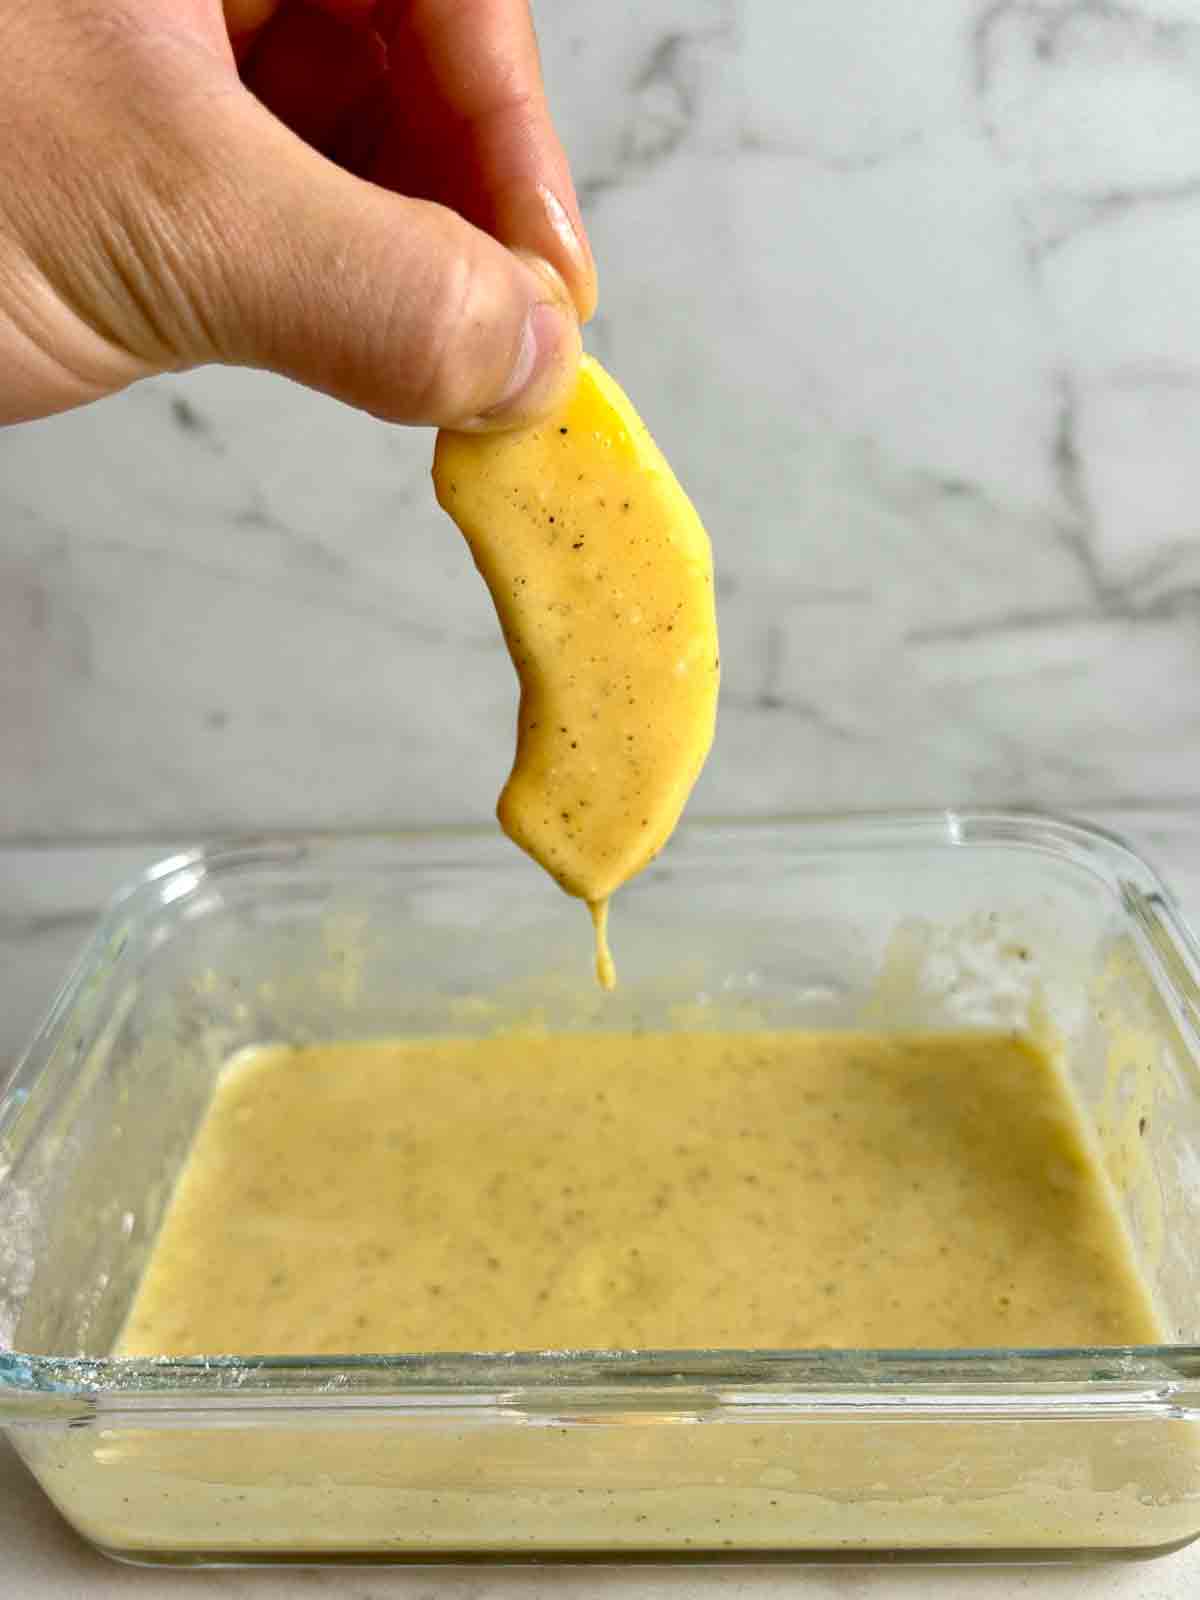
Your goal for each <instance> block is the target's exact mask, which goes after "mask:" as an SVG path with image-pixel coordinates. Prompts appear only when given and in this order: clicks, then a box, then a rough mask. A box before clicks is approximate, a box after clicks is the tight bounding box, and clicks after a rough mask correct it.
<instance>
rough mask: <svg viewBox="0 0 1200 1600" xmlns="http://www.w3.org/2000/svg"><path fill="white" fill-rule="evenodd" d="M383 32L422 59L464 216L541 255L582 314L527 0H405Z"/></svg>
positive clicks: (572, 200) (587, 272) (583, 260)
mask: <svg viewBox="0 0 1200 1600" xmlns="http://www.w3.org/2000/svg"><path fill="white" fill-rule="evenodd" d="M387 9H388V7H387V6H386V4H385V5H383V6H381V7H380V8H379V10H380V12H386V11H387ZM381 22H382V18H380V17H379V15H378V13H377V21H376V26H380V25H381ZM389 34H390V37H389V43H391V42H394V43H395V45H396V47H397V54H399V55H402V54H403V51H404V49H405V48H408V49H412V48H414V47H415V48H416V49H417V50H418V51H419V52H420V55H421V56H422V58H423V61H422V65H423V68H424V74H423V75H424V76H426V78H427V82H428V85H429V88H430V89H431V90H432V91H433V93H434V94H435V95H436V97H437V100H438V102H439V105H438V112H439V118H438V120H439V121H440V120H442V119H443V118H446V119H448V121H449V123H450V126H451V128H452V130H453V134H454V141H455V144H456V146H457V148H456V150H455V152H454V154H455V156H456V158H457V160H458V162H459V163H460V179H461V182H462V184H463V206H464V209H465V211H466V212H467V213H468V214H469V220H471V221H472V222H476V223H478V224H479V226H481V227H484V228H486V229H487V230H488V232H489V233H491V234H493V235H494V237H496V238H497V239H499V240H500V242H501V243H502V244H506V245H508V246H509V247H510V248H511V249H519V250H529V251H532V252H533V253H534V254H535V255H539V256H542V257H544V258H545V259H546V260H548V261H549V262H550V263H551V265H552V266H554V267H555V268H557V270H558V271H559V272H560V273H561V274H562V277H563V279H564V280H565V282H566V284H567V287H568V289H569V290H570V291H571V296H572V298H573V299H574V301H575V305H576V308H577V310H578V312H579V315H580V317H581V319H582V320H584V321H586V320H587V319H588V318H589V317H590V316H591V315H592V313H593V312H594V310H595V308H596V268H595V263H594V262H593V259H592V253H591V249H590V247H589V245H588V242H587V234H586V232H585V230H584V226H583V219H582V217H581V216H580V212H579V201H578V198H577V196H576V194H575V185H574V183H573V182H572V179H571V169H570V166H569V164H568V162H567V157H566V154H565V152H564V150H563V147H562V144H561V143H560V141H559V138H558V134H557V132H556V131H555V128H554V124H553V121H552V120H551V117H550V110H549V107H548V106H547V104H546V93H545V89H544V86H543V84H542V72H541V63H540V61H539V58H538V48H537V39H536V36H535V33H534V28H533V19H532V17H531V16H530V12H529V5H528V3H527V0H412V3H411V4H409V5H407V6H405V7H404V8H403V10H402V11H401V12H400V16H399V18H398V19H397V20H396V21H395V22H394V23H393V24H392V27H391V29H389ZM387 36H388V35H385V37H387ZM464 170H465V176H462V174H463V172H464Z"/></svg>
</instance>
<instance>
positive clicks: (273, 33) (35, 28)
mask: <svg viewBox="0 0 1200 1600" xmlns="http://www.w3.org/2000/svg"><path fill="white" fill-rule="evenodd" d="M514 252H517V253H514ZM595 295H596V288H595V271H594V267H593V265H592V259H591V255H590V252H589V250H588V246H587V243H586V239H585V236H584V232H583V227H582V223H581V221H580V218H579V211H578V206H577V202H576V199H575V192H574V188H573V185H572V183H571V177H570V172H569V170H568V167H567V161H566V157H565V156H564V154H563V151H562V148H561V146H560V145H559V142H558V139H557V137H556V135H555V133H554V129H553V127H552V125H551V122H550V118H549V113H548V111H547V108H546V104H545V99H544V95H543V91H542V84H541V76H540V70H539V66H538V60H537V49H536V44H535V41H534V36H533V28H532V23H531V21H530V17H529V12H528V6H527V0H225V4H224V6H223V7H222V4H221V0H0V423H4V422H17V421H24V420H28V419H30V418H34V417H42V416H49V415H50V414H52V413H54V412H58V411H65V410H67V409H69V408H70V407H72V406H77V405H82V404H84V403H86V402H87V401H90V400H95V399H97V398H99V397H100V396H102V395H105V394H110V393H113V392H115V391H116V390H119V389H122V388H124V387H125V386H126V385H128V384H130V383H132V382H134V381H136V380H137V379H139V378H143V377H147V376H149V375H151V374H153V373H156V372H165V371H179V370H183V369H185V368H187V367H193V366H199V365H202V364H205V363H209V362H223V363H227V364H232V365H242V366H253V367H263V368H269V369H271V370H273V371H276V372H282V373H285V374H287V375H288V376H289V377H292V378H295V379H297V380H299V381H300V382H301V383H305V384H309V385H311V386H312V387H313V388H317V389H322V390H324V391H325V392H326V393H328V394H332V395H336V396H337V397H338V398H339V399H342V400H345V401H348V402H349V403H351V404H352V405H356V406H361V407H363V408H364V409H366V410H368V411H371V412H373V413H375V414H376V415H378V416H380V417H383V418H385V419H387V420H389V421H395V422H410V423H430V424H438V425H448V426H460V427H461V426H464V425H467V426H476V427H499V426H512V425H513V424H514V423H517V422H520V421H524V420H526V419H527V418H530V417H533V416H536V415H538V414H539V413H540V412H542V411H544V410H547V409H549V407H550V406H551V405H553V404H554V403H555V401H556V400H557V399H558V398H560V396H561V394H562V391H563V389H564V388H565V387H566V385H567V384H568V383H569V381H570V379H571V377H572V375H573V373H574V370H575V366H576V364H577V361H578V358H579V349H580V342H579V319H583V320H586V319H587V318H588V317H589V316H590V315H591V313H592V310H593V309H594V306H595Z"/></svg>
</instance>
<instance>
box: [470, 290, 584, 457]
mask: <svg viewBox="0 0 1200 1600" xmlns="http://www.w3.org/2000/svg"><path fill="white" fill-rule="evenodd" d="M580 349H581V343H580V337H579V323H578V321H577V319H576V317H575V316H574V314H573V313H572V312H571V311H568V310H567V309H566V308H564V307H563V306H562V305H561V304H559V303H558V302H556V301H551V300H539V301H538V302H537V303H536V304H535V305H533V306H531V307H530V309H529V312H528V313H527V315H526V317H525V322H524V325H523V327H522V329H521V339H520V344H519V345H518V348H517V354H516V359H515V360H514V361H513V365H512V371H511V372H510V373H509V377H508V382H507V383H506V384H505V386H504V389H503V391H502V393H501V395H500V398H499V400H497V402H496V404H495V405H494V406H490V407H489V408H488V409H487V410H486V411H485V412H484V413H483V414H482V415H481V416H478V417H474V418H472V420H471V421H470V422H467V423H464V424H462V426H463V427H464V429H465V430H466V431H468V432H475V433H478V432H485V431H490V430H494V429H498V428H513V427H517V426H519V425H520V424H521V423H522V422H525V421H530V420H532V419H533V418H534V417H537V416H541V415H542V414H544V413H545V412H546V411H548V410H550V408H551V407H552V406H553V404H554V403H555V401H556V400H557V398H558V396H559V393H560V391H561V390H563V389H565V387H566V385H567V383H568V382H569V381H570V377H571V374H572V373H573V372H574V370H575V367H576V366H577V365H578V363H579V354H580Z"/></svg>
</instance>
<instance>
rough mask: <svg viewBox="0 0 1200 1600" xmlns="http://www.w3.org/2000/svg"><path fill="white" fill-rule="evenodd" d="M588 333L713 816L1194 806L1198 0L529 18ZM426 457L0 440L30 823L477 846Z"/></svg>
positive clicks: (10, 433)
mask: <svg viewBox="0 0 1200 1600" xmlns="http://www.w3.org/2000/svg"><path fill="white" fill-rule="evenodd" d="M536 9H537V12H538V17H539V22H540V25H541V31H542V39H543V48H544V55H545V63H546V71H547V75H548V80H549V84H550V90H551V95H552V99H553V102H554V105H555V108H556V110H557V113H558V115H559V118H560V121H561V125H562V128H563V131H564V135H565V138H566V142H567V145H568V148H569V150H570V152H571V155H572V158H573V161H574V165H575V170H576V174H577V177H578V180H579V184H580V189H581V193H582V195H583V197H584V202H585V207H586V212H587V217H588V221H589V225H590V228H591V231H592V237H593V240H594V243H595V247H596V252H597V255H598V258H599V262H600V267H601V274H602V295H601V313H600V315H599V317H598V318H597V320H596V323H595V324H594V326H593V327H592V329H591V332H590V340H589V342H590V344H591V346H592V348H593V349H594V350H595V351H596V352H597V353H598V354H599V355H600V356H601V357H602V358H603V359H604V360H605V361H606V362H608V363H610V364H611V366H612V368H613V369H614V371H615V372H616V373H617V374H618V376H619V377H620V379H621V380H622V381H623V382H624V383H625V385H626V386H627V387H628V388H629V390H630V391H631V393H632V395H633V396H634V398H635V400H636V401H637V403H638V405H639V406H640V408H641V409H642V411H643V413H644V414H645V416H646V418H647V419H648V421H649V422H650V424H651V426H652V428H653V429H654V431H655V432H656V433H657V434H658V436H659V438H660V440H661V442H662V444H663V445H664V447H665V449H666V451H667V453H668V455H669V456H670V457H671V459H672V461H673V462H674V464H675V465H676V467H677V470H678V471H679V474H680V476H681V477H682V479H683V480H684V482H685V484H686V485H687V486H688V488H689V489H690V491H691V493H692V495H693V497H694V499H695V500H696V502H697V503H698V505H699V507H700V509H701V511H702V513H703V515H704V517H705V519H706V521H707V523H708V525H709V528H710V530H711V532H712V535H713V540H714V544H715V546H716V551H717V561H718V566H719V572H720V598H721V608H722V609H721V621H722V628H723V636H724V638H723V645H724V647H723V652H722V654H723V661H724V665H725V690H724V700H723V711H722V718H721V726H720V733H719V736H718V742H717V746H716V749H715V751H714V754H713V758H712V761H711V764H710V766H709V768H708V771H707V773H706V775H705V777H704V779H703V780H702V784H701V787H700V789H699V791H698V793H697V796H696V801H695V808H696V811H697V812H708V813H713V812H730V811H738V812H762V811H766V810H774V809H787V810H796V811H818V810H825V809H829V808H845V807H851V808H874V807H879V806H886V805H912V804H921V805H926V804H943V803H970V802H982V803H1015V804H1035V805H1041V806H1049V807H1058V808H1068V809H1072V810H1075V811H1079V812H1085V813H1086V812H1090V811H1094V810H1096V809H1098V808H1101V807H1106V806H1113V805H1121V806H1130V805H1132V806H1137V805H1140V804H1144V803H1153V804H1156V805H1158V806H1162V805H1174V806H1179V807H1188V806H1190V805H1191V804H1192V802H1193V801H1195V800H1196V799H1197V798H1198V797H1200V695H1198V694H1197V693H1196V692H1194V685H1195V682H1196V679H1197V676H1198V675H1200V628H1198V619H1200V449H1198V448H1197V441H1198V440H1200V270H1198V262H1200V5H1198V4H1197V3H1196V0H1147V3H1146V4H1145V5H1142V4H1123V3H1119V0H990V3H981V0H922V3H921V5H919V6H915V7H908V6H898V5H894V4H887V3H885V0H809V3H806V4H804V5H787V4H784V3H783V0H609V3H608V4H606V5H605V6H604V7H603V8H602V12H603V15H602V18H601V16H600V13H598V11H597V8H596V7H595V6H594V4H592V3H591V0H542V3H541V4H539V5H537V7H536ZM431 443H432V441H431V439H430V437H429V436H428V435H427V434H424V433H411V432H408V433H406V432H404V431H401V430H397V429H391V428H388V427H386V426H384V425H382V424H379V423H376V422H374V421H372V420H370V419H368V418H365V417H362V416H359V415H357V414H355V413H352V412H351V411H349V410H347V409H345V408H342V407H340V406H338V405H337V404H335V403H334V402H331V401H327V400H325V399H322V398H318V397H316V396H313V395H310V394H308V393H306V392H304V391H302V390H300V389H298V388H296V387H293V386H291V385H289V384H287V383H286V382H284V381H282V380H278V379H273V378H270V377H266V376H263V375H260V374H248V373H239V372H228V371H220V370H208V371H204V372H199V373H195V374H191V375H189V376H187V377H184V378H180V379H176V380H170V381H161V382H155V383H150V384H146V385H143V386H141V387H139V388H137V389H136V390H134V391H133V392H130V393H128V394H126V395H124V396H122V397H120V398H119V399H116V400H113V401H110V402H107V403H105V404H103V405H101V406H98V407H94V408H91V409H88V410H85V411H82V412H78V413H76V414H74V415H71V416H68V417H64V418H59V419H56V420H54V421H50V422H45V423H39V424H32V425H29V426H26V427H21V428H15V429H9V430H7V431H6V432H3V433H0V775H2V780H3V781H2V783H0V835H2V836H4V837H7V838H8V839H10V840H21V841H27V842H30V841H37V840H46V839H52V840H58V839H98V838H105V839H107V838H125V837H129V838H136V837H140V836H142V835H145V834H154V835H157V836H159V837H179V836H187V835H191V834H199V833H207V832H212V831H214V830H219V829H228V828H245V827H249V828H276V827H288V828H291V827H302V826H305V825H310V824H320V825H354V826H370V825H375V824H381V823H397V822H400V823H415V822H424V821H430V820H436V819H445V818H461V819H468V818H484V817H486V816H488V815H489V813H490V811H491V807H492V804H493V801H494V797H495V794H496V792H497V790H498V788H499V785H500V783H501V781H502V779H503V777H504V775H505V773H506V771H507V765H508V760H509V756H510V753H511V743H512V723H513V714H514V704H515V696H514V690H513V684H512V680H511V674H510V672H509V669H508V665H507V662H506V659H505V657H504V654H503V650H502V646H501V644H500V641H499V638H498V636H497V632H496V628H495V625H494V621H493V618H492V616H491V613H490V610H489V607H488V604H487V601H486V596H485V594H484V592H483V589H482V586H481V585H480V584H479V582H478V580H477V578H476V577H475V575H474V573H473V571H472V569H471V567H470V565H469V563H468V561H467V558H466V555H465V552H464V549H463V548H462V547H461V544H460V541H459V538H458V535H457V533H456V532H455V531H454V529H453V527H452V526H451V525H450V524H449V523H448V522H447V521H446V520H445V519H444V518H443V517H442V515H441V514H440V513H439V512H438V510H437V508H436V507H435V505H434V502H433V497H432V494H431V491H430V487H429V483H428V466H429V457H430V448H431Z"/></svg>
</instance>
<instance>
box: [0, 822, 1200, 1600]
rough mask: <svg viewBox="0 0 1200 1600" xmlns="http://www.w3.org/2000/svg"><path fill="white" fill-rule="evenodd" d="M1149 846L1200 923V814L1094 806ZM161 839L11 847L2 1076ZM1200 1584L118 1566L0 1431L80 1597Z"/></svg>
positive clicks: (906, 1598) (0, 907)
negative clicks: (101, 912) (115, 893)
mask: <svg viewBox="0 0 1200 1600" xmlns="http://www.w3.org/2000/svg"><path fill="white" fill-rule="evenodd" d="M1089 820H1092V821H1096V822H1100V823H1102V824H1104V825H1106V826H1108V827H1110V828H1112V829H1114V830H1116V831H1117V832H1120V833H1123V834H1124V835H1125V837H1126V838H1128V839H1129V840H1130V842H1131V843H1132V844H1134V845H1135V846H1136V847H1137V848H1139V849H1140V850H1141V852H1142V853H1143V854H1144V855H1146V856H1147V857H1148V859H1149V860H1150V861H1151V862H1152V864H1154V865H1155V866H1156V867H1157V868H1158V870H1159V872H1160V873H1161V874H1162V876H1163V878H1164V879H1165V881H1166V883H1167V885H1168V887H1169V888H1171V889H1172V890H1173V891H1174V892H1175V894H1176V896H1177V898H1178V899H1179V900H1180V902H1181V903H1182V905H1183V907H1184V910H1185V912H1187V911H1188V910H1189V908H1190V909H1191V911H1192V912H1193V913H1194V914H1195V919H1196V920H1197V921H1200V816H1197V817H1192V816H1190V815H1187V814H1185V813H1181V812H1175V811H1142V812H1132V813H1131V812H1126V811H1119V812H1112V813H1103V814H1099V815H1095V816H1093V817H1091V818H1089ZM162 848H163V847H162V845H161V844H158V845H156V844H152V843H149V842H147V843H145V844H142V845H135V844H130V845H124V846H116V847H112V846H110V847H93V846H85V847H76V848H63V847H54V848H37V849H30V848H23V849H10V850H7V851H5V850H3V849H0V1077H2V1076H3V1074H4V1072H5V1070H6V1069H7V1067H8V1066H9V1065H11V1062H12V1058H13V1055H14V1054H15V1052H16V1051H17V1050H19V1049H20V1047H21V1044H22V1042H23V1040H24V1038H25V1036H26V1035H27V1034H28V1033H29V1032H30V1031H31V1029H32V1028H33V1027H34V1026H35V1025H36V1021H37V1019H38V1017H39V1015H40V1013H41V1012H42V1010H43V1009H44V1007H45V1006H46V1004H47V1003H48V1001H49V999H50V997H51V995H52V993H53V989H54V986H55V984H56V983H57V982H58V981H59V979H60V978H61V977H63V976H64V975H65V972H66V969H67V967H68V965H69V964H70V962H71V960H72V958H73V956H74V954H75V952H76V950H77V949H78V947H79V945H80V943H81V941H82V939H83V937H84V935H85V934H86V932H87V931H88V929H89V927H90V925H91V923H92V922H93V920H94V918H95V915H96V911H97V909H98V906H99V904H100V902H101V901H102V900H103V899H104V898H105V897H106V896H107V895H108V894H109V893H110V892H111V891H112V890H113V889H114V888H115V887H117V886H118V885H119V884H120V883H121V882H122V881H124V880H125V879H126V878H128V877H129V876H130V874H131V873H132V872H134V871H136V870H137V869H139V868H140V867H142V866H144V865H147V864H148V863H149V862H150V861H151V860H153V859H154V857H155V856H156V854H159V853H162ZM1198 1591H1200V1543H1198V1544H1196V1545H1193V1546H1191V1547H1190V1548H1188V1549H1186V1550H1183V1551H1180V1552H1178V1553H1177V1554H1175V1555H1172V1556H1167V1557H1164V1558H1162V1559H1161V1560H1158V1561H1154V1562H1137V1563H1132V1564H1129V1565H1116V1566H1111V1567H1082V1566H1081V1567H1027V1568H993V1569H988V1568H983V1567H980V1568H975V1569H969V1568H963V1567H942V1568H933V1567H922V1568H909V1569H898V1568H890V1569H889V1568H878V1567H877V1568H869V1567H843V1568H815V1567H814V1568H801V1567H794V1568H779V1567H772V1568H767V1567H729V1568H724V1569H718V1568H675V1569H667V1568H651V1569H647V1568H627V1569H625V1570H622V1569H621V1568H619V1567H614V1568H611V1569H609V1568H605V1569H596V1568H575V1569H571V1568H540V1569H539V1568H510V1569H495V1570H490V1571H485V1570H481V1569H474V1570H472V1569H466V1568H464V1569H458V1570H450V1569H440V1570H436V1571H435V1570H426V1571H420V1570H410V1571H407V1572H406V1571H403V1570H388V1571H384V1570H371V1569H366V1568H363V1569H358V1570H349V1569H346V1568H342V1569H338V1570H334V1569H326V1570H318V1569H304V1570H299V1569H292V1570H287V1571H273V1572H271V1571H260V1572H234V1571H229V1572H217V1571H212V1572H166V1571H160V1572H154V1571H135V1570H133V1569H125V1568H119V1567H117V1566H114V1565H112V1564H110V1563H109V1562H108V1561H106V1560H105V1559H104V1558H103V1557H101V1556H98V1555H95V1554H93V1553H92V1552H91V1551H90V1550H89V1549H88V1548H87V1547H86V1546H85V1545H84V1544H83V1543H82V1542H81V1541H80V1540H79V1539H77V1538H76V1537H75V1535H74V1534H73V1533H71V1531H70V1530H69V1529H68V1528H67V1527H66V1526H65V1524H64V1523H63V1522H62V1521H61V1520H60V1519H59V1517H58V1516H57V1514H56V1513H55V1512H54V1511H53V1510H52V1509H51V1507H50V1505H49V1503H48V1502H47V1501H46V1500H45V1499H44V1498H43V1496H42V1494H41V1491H40V1490H39V1489H38V1487H37V1486H36V1484H35V1483H34V1481H33V1479H32V1478H31V1477H30V1476H29V1475H28V1474H27V1473H26V1471H25V1469H24V1468H23V1466H22V1465H21V1464H20V1463H19V1462H18V1460H17V1459H16V1457H15V1456H14V1455H13V1454H12V1452H11V1450H10V1448H9V1446H8V1445H7V1443H6V1442H4V1441H3V1440H2V1439H0V1595H4V1596H8V1595H12V1596H14V1597H16V1596H20V1597H21V1600H74V1597H76V1596H82V1595H87V1596H89V1600H90V1597H93V1596H94V1597H96V1600H104V1597H105V1596H109V1595H113V1596H115V1595H118V1594H119V1595H126V1594H130V1595H139V1596H144V1597H145V1600H170V1597H173V1596H176V1595H180V1596H182V1595H184V1594H199V1595H212V1596H214V1597H217V1596H220V1597H222V1600H234V1597H237V1596H244V1597H245V1600H283V1597H285V1596H293V1595H295V1596H301V1595H320V1596H324V1595H329V1596H330V1597H333V1596H340V1597H345V1600H391V1597H395V1600H418V1597H419V1600H434V1597H437V1600H483V1597H485V1596H486V1597H488V1600H532V1597H534V1596H548V1595H555V1596H560V1595H561V1596H564V1597H565V1596H572V1595H578V1596H589V1597H590V1596H593V1595H596V1596H608V1595H611V1596H613V1597H614V1600H616V1597H624V1596H633V1595H637V1596H639V1597H646V1600H653V1597H658V1596H662V1597H664V1600H668V1597H679V1600H703V1597H705V1596H709V1595H711V1596H713V1597H714V1600H717V1597H718V1596H719V1597H720V1600H735V1597H736V1600H774V1597H776V1596H779V1597H782V1596H783V1595H785V1594H786V1595H789V1596H792V1595H799V1596H805V1597H811V1600H853V1597H860V1596H861V1597H863V1600H917V1597H918V1596H919V1597H922V1600H924V1597H926V1596H929V1597H936V1596H946V1597H953V1600H958V1597H960V1596H961V1597H963V1600H1000V1597H1001V1596H1004V1597H1007V1596H1010V1595H1029V1596H1031V1597H1036V1600H1071V1597H1075V1596H1083V1595H1086V1596H1087V1597H1088V1600H1192V1597H1193V1596H1194V1595H1195V1594H1196V1593H1197V1592H1198Z"/></svg>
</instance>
